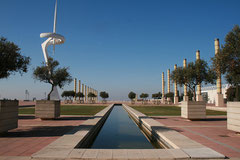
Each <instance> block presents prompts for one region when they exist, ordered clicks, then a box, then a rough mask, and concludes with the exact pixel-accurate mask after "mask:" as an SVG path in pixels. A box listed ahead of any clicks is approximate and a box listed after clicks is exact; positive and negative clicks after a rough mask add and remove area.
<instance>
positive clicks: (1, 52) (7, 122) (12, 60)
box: [0, 37, 30, 134]
mask: <svg viewBox="0 0 240 160" xmlns="http://www.w3.org/2000/svg"><path fill="white" fill-rule="evenodd" d="M29 63H30V58H29V57H25V56H22V55H21V52H20V48H19V47H18V46H17V45H16V44H14V43H13V42H10V41H7V39H6V38H4V37H0V79H3V78H8V77H9V76H10V75H11V74H14V73H16V72H19V73H20V74H21V75H22V74H23V73H26V72H27V67H28V65H29ZM10 106H11V107H10ZM16 113H18V101H17V100H16V99H15V100H13V101H12V100H5V99H3V100H1V101H0V117H1V118H0V124H1V125H0V134H1V133H2V132H7V131H8V130H10V129H14V128H17V126H18V114H16Z"/></svg>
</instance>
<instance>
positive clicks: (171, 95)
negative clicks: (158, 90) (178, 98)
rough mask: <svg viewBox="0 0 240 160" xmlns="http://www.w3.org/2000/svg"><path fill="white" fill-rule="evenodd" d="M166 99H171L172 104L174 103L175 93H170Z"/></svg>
mask: <svg viewBox="0 0 240 160" xmlns="http://www.w3.org/2000/svg"><path fill="white" fill-rule="evenodd" d="M165 97H166V98H170V99H171V102H173V98H174V93H173V92H169V93H167V94H166V95H165Z"/></svg>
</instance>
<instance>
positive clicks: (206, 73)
mask: <svg viewBox="0 0 240 160" xmlns="http://www.w3.org/2000/svg"><path fill="white" fill-rule="evenodd" d="M216 78H217V76H216V73H215V71H214V70H213V69H211V68H210V67H209V66H208V64H207V62H206V61H204V60H201V59H199V60H196V61H195V62H190V63H188V65H187V67H186V68H183V67H178V68H177V69H175V70H173V71H172V73H171V79H172V81H173V82H177V83H178V84H179V85H180V86H183V85H184V84H185V85H186V86H187V87H188V88H189V90H190V91H191V92H192V93H193V99H194V101H196V86H197V85H198V84H201V83H203V82H204V83H205V84H207V83H211V84H214V83H215V80H216Z"/></svg>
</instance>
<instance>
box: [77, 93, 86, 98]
mask: <svg viewBox="0 0 240 160" xmlns="http://www.w3.org/2000/svg"><path fill="white" fill-rule="evenodd" d="M76 97H79V98H83V97H84V94H83V93H82V92H78V93H76Z"/></svg>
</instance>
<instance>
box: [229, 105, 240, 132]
mask: <svg viewBox="0 0 240 160" xmlns="http://www.w3.org/2000/svg"><path fill="white" fill-rule="evenodd" d="M227 128H228V129H229V130H232V131H235V132H240V102H228V103H227Z"/></svg>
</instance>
